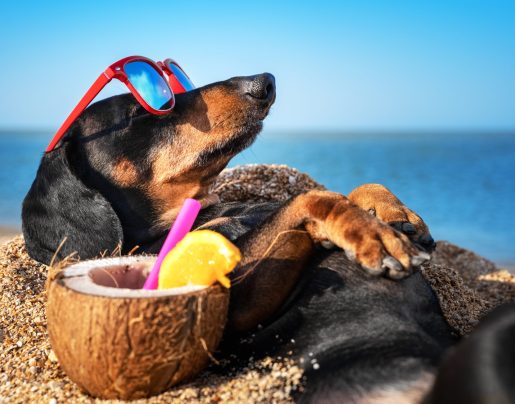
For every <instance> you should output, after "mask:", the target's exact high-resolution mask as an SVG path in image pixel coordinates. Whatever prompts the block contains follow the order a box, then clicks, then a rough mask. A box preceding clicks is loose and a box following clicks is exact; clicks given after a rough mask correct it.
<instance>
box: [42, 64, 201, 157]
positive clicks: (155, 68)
mask: <svg viewBox="0 0 515 404" xmlns="http://www.w3.org/2000/svg"><path fill="white" fill-rule="evenodd" d="M166 78H168V81H167V80H166ZM112 79H118V80H120V81H121V82H122V83H124V84H125V85H126V86H127V88H128V89H129V90H130V92H131V93H132V94H133V95H134V97H136V99H137V100H138V101H139V103H140V104H141V105H142V106H143V108H145V109H146V110H147V111H148V112H150V113H152V114H155V115H164V114H167V113H169V112H170V111H171V110H172V109H173V107H174V105H175V97H174V94H180V93H184V92H186V91H190V90H193V89H194V88H195V86H194V85H193V83H192V82H191V80H190V78H189V77H188V75H187V74H186V73H184V70H182V68H181V67H180V66H179V64H178V63H177V62H175V61H174V60H172V59H166V60H165V61H164V62H157V63H154V62H153V61H152V60H150V59H148V58H145V57H143V56H129V57H126V58H123V59H121V60H119V61H118V62H115V63H113V64H112V65H111V66H109V67H108V68H107V69H106V70H105V71H104V72H103V73H102V74H101V75H100V76H98V79H96V81H95V82H94V83H93V85H92V86H91V87H90V89H89V90H88V91H87V92H86V94H85V95H84V97H82V99H81V100H80V101H79V103H78V104H77V106H76V107H75V108H74V110H73V111H72V113H71V114H70V115H69V116H68V118H66V120H65V121H64V123H63V124H62V126H61V127H60V128H59V130H58V131H57V133H56V134H55V135H54V138H53V139H52V141H51V142H50V144H49V145H48V147H47V148H46V150H45V153H48V152H51V151H52V150H54V148H55V146H56V145H57V143H59V141H60V140H61V139H62V137H63V136H64V134H65V133H66V131H67V130H68V129H69V128H70V126H71V124H72V123H73V122H74V121H75V119H77V118H78V117H79V115H80V114H81V113H82V111H84V110H85V109H86V107H87V106H88V105H89V103H90V102H91V101H93V99H94V98H95V97H96V96H97V95H98V93H99V92H100V91H101V90H102V89H103V88H104V87H105V86H106V84H107V83H109V82H110V81H111V80H112Z"/></svg>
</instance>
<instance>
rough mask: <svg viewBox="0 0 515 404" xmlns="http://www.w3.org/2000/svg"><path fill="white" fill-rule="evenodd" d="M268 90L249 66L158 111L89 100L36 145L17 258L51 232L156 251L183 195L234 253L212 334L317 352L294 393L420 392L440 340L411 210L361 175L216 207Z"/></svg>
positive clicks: (298, 352)
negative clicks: (223, 321) (225, 319)
mask: <svg viewBox="0 0 515 404" xmlns="http://www.w3.org/2000/svg"><path fill="white" fill-rule="evenodd" d="M274 100H275V80H274V78H273V76H272V75H270V74H262V75H258V76H252V77H237V78H232V79H229V80H227V81H223V82H219V83H214V84H211V85H208V86H205V87H202V88H199V89H196V90H194V91H191V92H188V93H184V94H179V95H177V97H176V106H175V108H174V110H173V111H172V113H170V114H168V115H165V116H155V115H151V114H149V113H147V112H146V111H145V110H144V109H143V108H142V107H141V106H140V105H139V104H138V103H137V102H136V101H135V99H134V98H133V97H132V95H130V94H127V95H121V96H116V97H112V98H109V99H106V100H103V101H100V102H97V103H96V104H93V105H91V106H90V107H89V108H88V109H87V110H86V111H85V112H84V113H83V114H82V116H81V117H80V118H79V119H78V120H77V121H76V122H75V123H74V125H73V126H72V127H71V128H70V129H69V132H68V134H67V137H66V139H65V141H63V142H62V144H61V145H60V147H58V148H57V149H56V150H54V151H52V152H51V153H48V154H46V155H44V156H43V158H42V161H41V164H40V167H39V170H38V173H37V176H36V179H35V181H34V183H33V185H32V187H31V189H30V190H29V192H28V194H27V196H26V198H25V200H24V203H23V232H24V236H25V241H26V244H27V248H28V251H29V254H30V255H31V256H32V257H33V258H35V259H36V260H38V261H41V262H44V263H48V262H49V261H50V260H51V258H52V256H53V255H54V254H55V252H56V250H57V248H58V246H59V244H60V242H61V241H62V240H63V239H65V238H66V242H65V243H64V244H63V246H62V248H61V249H60V250H59V252H58V253H57V258H58V259H61V258H63V257H65V256H67V255H69V254H71V253H74V252H76V253H77V254H78V255H79V256H80V258H82V259H85V258H91V257H95V256H97V255H98V254H100V253H101V252H102V251H105V250H108V251H109V250H113V249H114V248H116V246H117V245H118V244H119V243H121V244H122V251H123V252H128V251H130V250H133V249H134V248H135V247H136V246H137V247H138V248H139V251H141V252H157V251H158V250H159V248H160V246H161V245H162V242H163V240H164V237H165V235H166V232H167V231H168V229H169V228H170V225H171V223H172V222H173V220H174V218H175V216H176V214H177V212H178V209H179V208H180V206H181V204H182V201H183V200H184V199H185V198H196V199H198V200H200V201H201V203H202V204H203V209H202V211H201V214H200V216H199V218H198V219H197V221H196V223H195V227H196V228H211V229H214V230H216V231H219V232H221V233H222V234H224V235H226V236H227V237H229V238H230V239H231V240H233V241H234V243H236V245H238V247H239V248H240V249H241V251H242V254H243V260H242V262H241V264H240V265H239V266H238V268H237V269H236V270H235V272H234V273H233V274H232V277H233V287H232V289H231V308H230V315H229V324H228V328H227V330H228V333H227V338H226V341H235V340H234V338H236V341H238V336H239V335H241V333H242V332H246V331H249V330H255V328H256V326H257V325H258V324H262V325H264V326H265V327H264V328H263V329H262V331H261V332H260V333H258V336H257V338H256V339H255V341H256V342H255V343H253V344H251V345H252V346H249V347H247V348H248V349H246V351H248V352H257V351H261V352H265V351H266V352H272V351H276V352H280V351H284V350H285V349H286V346H287V345H288V344H287V343H286V342H285V341H288V335H290V334H291V335H295V337H291V338H290V339H295V340H297V341H298V343H297V344H296V345H295V346H294V347H292V352H293V355H294V356H295V357H297V358H301V357H304V356H306V355H307V354H308V352H315V353H316V355H317V357H318V358H319V359H318V360H319V362H318V363H319V366H320V372H317V371H314V370H313V368H312V367H311V368H310V367H309V366H306V375H307V385H306V393H305V394H304V395H303V396H299V397H298V398H299V399H300V400H310V401H317V400H321V399H323V400H324V401H326V402H328V401H327V400H329V401H330V400H333V401H335V402H336V401H339V400H340V398H348V399H352V400H358V401H359V400H361V399H362V398H363V399H365V398H367V397H368V398H370V399H372V397H380V396H381V394H382V393H384V391H383V390H384V389H385V388H386V387H388V388H391V389H393V390H392V391H393V392H391V394H392V395H393V396H401V395H403V394H404V393H406V392H408V391H415V390H416V391H417V392H418V393H417V394H419V393H420V394H419V396H420V395H421V394H423V392H424V391H425V390H427V388H428V386H429V384H428V383H430V382H431V380H432V375H433V374H434V369H435V366H436V364H437V362H438V359H439V357H440V355H441V353H442V352H443V350H444V349H445V348H446V347H447V346H449V345H450V344H452V343H453V336H452V334H451V330H450V329H449V327H448V326H447V324H446V323H445V321H444V320H443V317H442V314H441V311H440V308H439V305H438V302H437V300H436V298H435V296H434V294H433V292H432V291H431V289H430V288H429V287H428V285H427V284H426V283H425V281H424V280H423V279H422V277H420V275H418V274H415V275H412V273H413V269H414V268H416V267H417V266H418V265H420V264H421V263H422V262H423V261H424V260H426V259H427V258H428V255H427V254H426V253H424V252H421V249H426V250H431V248H432V246H433V239H432V238H431V236H430V234H429V231H428V228H427V226H426V225H425V223H424V222H423V221H422V219H421V218H420V217H419V216H418V215H416V214H415V213H414V212H413V211H411V210H410V209H408V208H407V207H406V206H404V205H403V204H402V203H401V202H400V200H399V199H397V198H396V197H395V196H394V195H393V194H392V193H391V192H390V191H389V190H388V189H386V188H385V187H383V186H381V185H374V184H369V185H364V186H361V187H359V188H357V189H355V190H354V191H352V192H351V194H350V195H349V196H348V197H345V196H344V195H341V194H337V193H334V192H329V191H310V192H307V193H305V194H302V195H299V196H297V197H294V198H292V199H291V200H289V201H287V202H286V203H261V204H245V203H229V204H220V203H217V198H216V196H215V195H211V194H210V193H209V189H210V186H211V185H212V184H213V181H214V180H215V178H216V176H217V175H218V174H219V173H220V171H221V170H222V169H223V168H224V167H225V166H226V165H227V163H228V162H229V160H230V159H231V158H232V157H233V156H234V155H235V154H237V153H238V152H240V151H241V150H243V149H244V148H246V147H248V146H249V145H250V144H251V143H252V142H253V141H254V140H255V138H256V136H257V134H258V133H259V132H260V130H261V128H262V122H263V119H264V118H265V117H266V116H267V114H268V111H269V109H270V107H271V105H272V104H273V102H274ZM322 243H323V244H324V245H327V244H328V243H332V244H333V245H334V246H335V248H333V249H330V250H327V249H324V248H321V247H320V246H321V244H322ZM417 247H418V248H417ZM380 275H384V276H380ZM410 275H411V276H410ZM392 279H395V280H397V281H393V280H392ZM270 333H271V334H270ZM272 334H273V335H279V336H280V338H281V341H283V342H279V340H277V339H274V338H272V339H270V338H269V337H270V335H272ZM283 337H284V338H283ZM236 345H238V346H239V343H236ZM232 348H234V345H233V346H232ZM226 349H227V345H226ZM228 350H230V349H228ZM241 355H244V353H243V351H241ZM385 369H387V370H385ZM360 375H361V376H360ZM413 386H415V387H413ZM417 386H418V387H417ZM421 386H422V387H421ZM419 390H420V391H419ZM406 394H407V393H406Z"/></svg>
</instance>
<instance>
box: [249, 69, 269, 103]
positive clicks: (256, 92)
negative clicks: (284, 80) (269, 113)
mask: <svg viewBox="0 0 515 404" xmlns="http://www.w3.org/2000/svg"><path fill="white" fill-rule="evenodd" d="M241 88H242V90H243V92H244V93H245V94H247V95H249V96H250V97H252V98H255V99H256V100H261V101H270V100H272V99H273V98H274V97H275V77H274V76H273V75H271V74H270V73H263V74H257V75H255V76H249V77H245V78H244V79H243V82H242V83H241Z"/></svg>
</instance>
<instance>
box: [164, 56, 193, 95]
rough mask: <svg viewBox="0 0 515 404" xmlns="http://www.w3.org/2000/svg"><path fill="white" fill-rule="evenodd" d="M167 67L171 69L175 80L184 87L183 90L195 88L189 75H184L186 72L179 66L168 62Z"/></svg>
mask: <svg viewBox="0 0 515 404" xmlns="http://www.w3.org/2000/svg"><path fill="white" fill-rule="evenodd" d="M168 67H169V68H170V70H171V71H172V73H173V75H174V76H175V78H176V79H177V81H178V82H179V83H181V85H182V86H183V87H184V90H185V91H190V90H194V89H195V85H194V84H193V83H192V81H191V80H190V79H189V77H188V76H186V73H184V72H183V71H182V69H181V68H180V67H179V66H177V65H176V64H175V63H168Z"/></svg>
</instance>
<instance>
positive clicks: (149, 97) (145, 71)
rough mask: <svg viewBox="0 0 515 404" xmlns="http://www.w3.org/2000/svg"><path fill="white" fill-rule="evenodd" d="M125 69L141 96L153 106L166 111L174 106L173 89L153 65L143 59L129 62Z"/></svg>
mask: <svg viewBox="0 0 515 404" xmlns="http://www.w3.org/2000/svg"><path fill="white" fill-rule="evenodd" d="M124 71H125V73H126V74H127V78H128V79H129V81H130V83H131V84H132V85H133V86H134V88H135V89H136V91H137V92H138V93H139V95H140V96H141V98H143V99H144V100H145V102H146V103H147V104H148V105H150V106H151V107H152V108H154V109H157V110H160V111H166V110H169V109H170V108H171V107H172V103H171V101H172V97H173V95H172V91H171V90H170V87H169V86H168V83H167V82H166V80H165V79H163V77H161V75H160V74H159V73H158V72H157V71H156V70H155V69H154V68H153V67H152V66H151V65H149V64H148V63H146V62H142V61H135V62H129V63H126V64H125V66H124Z"/></svg>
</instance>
